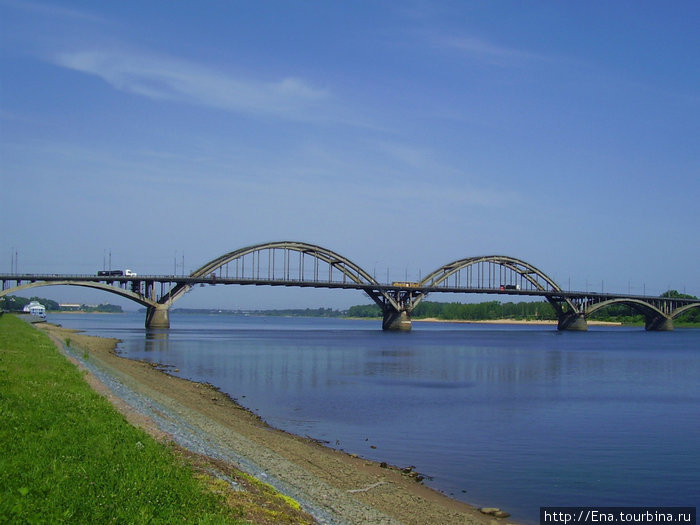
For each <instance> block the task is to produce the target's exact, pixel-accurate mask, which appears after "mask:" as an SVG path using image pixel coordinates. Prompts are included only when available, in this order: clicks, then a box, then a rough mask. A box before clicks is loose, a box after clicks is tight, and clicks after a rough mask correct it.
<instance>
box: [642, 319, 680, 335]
mask: <svg viewBox="0 0 700 525" xmlns="http://www.w3.org/2000/svg"><path fill="white" fill-rule="evenodd" d="M644 328H646V329H647V330H649V331H653V332H670V331H671V330H673V320H672V319H670V318H668V317H652V318H647V320H646V324H645V325H644Z"/></svg>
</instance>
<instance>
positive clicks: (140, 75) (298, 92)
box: [53, 51, 330, 120]
mask: <svg viewBox="0 0 700 525" xmlns="http://www.w3.org/2000/svg"><path fill="white" fill-rule="evenodd" d="M53 61H54V63H56V64H57V65H60V66H62V67H65V68H68V69H72V70H75V71H80V72H82V73H86V74H89V75H95V76H97V77H100V78H101V79H103V80H104V81H106V82H107V83H108V84H110V85H111V86H112V87H114V88H115V89H118V90H120V91H125V92H128V93H134V94H137V95H142V96H145V97H149V98H152V99H155V100H171V101H179V102H184V103H189V104H195V105H200V106H208V107H213V108H218V109H223V110H226V111H234V112H245V113H257V114H268V115H274V116H278V117H283V118H289V119H294V120H312V119H313V118H315V117H314V115H315V116H316V117H317V116H318V114H317V113H312V111H313V110H319V109H320V106H321V105H323V103H324V102H325V101H327V100H328V99H330V94H329V93H328V92H327V91H325V90H323V89H318V88H316V87H313V86H312V85H310V84H309V83H307V82H305V81H304V80H302V79H299V78H294V77H284V78H280V79H277V80H274V81H261V80H252V79H247V78H237V77H236V76H234V75H232V74H228V73H224V72H221V71H217V70H215V69H211V68H207V67H204V66H201V65H199V64H195V63H193V62H188V61H185V60H179V59H174V58H170V57H158V56H149V55H143V54H138V53H129V52H121V51H80V52H64V53H59V54H57V55H55V56H54V57H53Z"/></svg>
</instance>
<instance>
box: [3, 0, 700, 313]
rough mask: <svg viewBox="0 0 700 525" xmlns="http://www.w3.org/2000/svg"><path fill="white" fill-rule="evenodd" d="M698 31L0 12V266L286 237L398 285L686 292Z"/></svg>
mask: <svg viewBox="0 0 700 525" xmlns="http://www.w3.org/2000/svg"><path fill="white" fill-rule="evenodd" d="M699 22H700V3H698V2H697V1H685V0H678V1H674V2H665V1H661V0H659V1H647V0H634V1H622V0H621V1H616V2H610V1H590V2H558V1H538V2H514V1H507V0H505V1H499V2H493V1H481V0H479V1H477V0H464V1H454V2H453V1H434V0H431V1H420V0H416V1H406V2H376V1H352V2H325V1H295V2H281V1H269V2H239V1H228V2H217V1H211V0H200V1H197V2H194V1H192V2H186V1H183V2H166V1H150V2H142V1H138V2H136V1H131V0H122V1H119V2H92V1H52V2H49V1H33V0H29V1H25V0H22V1H20V0H0V198H1V200H0V202H1V203H2V204H1V210H2V217H3V220H2V228H0V272H9V271H11V270H12V269H14V268H15V261H16V263H17V264H16V267H17V269H18V270H19V271H20V272H28V273H42V272H51V273H80V274H92V273H93V272H95V271H97V270H99V269H102V268H103V267H104V265H105V262H106V261H111V265H112V267H113V268H130V269H132V270H134V271H137V272H139V273H141V274H166V273H172V272H173V270H174V269H175V268H177V271H178V273H180V272H181V271H182V269H183V260H184V270H185V271H186V272H187V273H189V272H190V271H192V270H194V269H195V268H198V267H199V266H201V265H203V264H204V263H206V262H207V261H209V260H211V259H213V258H215V257H217V256H219V255H221V254H223V253H226V252H229V251H232V250H235V249H237V248H241V247H244V246H248V245H253V244H258V243H264V242H268V241H281V240H292V241H303V242H307V243H311V244H317V245H321V246H323V247H326V248H328V249H331V250H333V251H335V252H338V253H340V254H342V255H344V256H345V257H347V258H348V259H350V260H351V261H353V262H354V263H356V264H358V265H359V266H361V267H363V268H365V269H367V270H368V271H369V272H370V273H371V272H372V271H374V270H375V269H376V272H377V273H378V274H379V277H385V276H386V274H387V273H388V274H389V278H390V280H403V279H404V278H405V277H407V278H408V279H409V280H418V277H419V275H423V276H425V275H427V274H428V273H430V272H431V271H432V270H434V269H436V268H438V267H440V266H442V265H443V264H446V263H448V262H450V261H454V260H457V259H461V258H464V257H470V256H477V255H489V254H500V255H509V256H512V257H517V258H519V259H522V260H524V261H527V262H528V263H530V264H532V265H534V266H536V267H538V268H540V269H541V270H542V271H544V272H545V273H546V274H548V275H549V276H550V277H552V278H553V279H554V280H555V281H557V282H558V283H559V284H560V285H562V287H564V288H567V287H568V288H570V289H578V290H583V289H586V288H587V289H590V290H592V291H598V290H600V289H604V290H605V291H621V292H628V291H629V292H631V293H642V291H645V292H646V293H649V294H656V293H659V294H660V293H662V292H664V291H666V290H668V289H676V290H679V291H681V292H685V293H691V294H693V295H700V264H698V261H699V260H700V242H699V232H700V211H699V209H698V197H699V196H700V162H699V151H700V147H699V146H700V31H698V30H697V27H698V23H699ZM380 280H384V279H380ZM33 294H36V295H40V296H42V297H48V298H52V299H55V300H59V301H63V302H73V301H80V302H90V301H91V302H112V303H116V304H120V301H121V300H120V299H117V298H116V296H111V295H109V294H105V293H104V292H97V291H89V290H84V289H81V288H78V287H51V288H40V289H34V290H32V291H31V293H30V294H27V295H33ZM435 299H437V300H459V301H464V302H467V301H474V300H489V299H491V297H489V296H487V297H483V296H479V297H473V296H472V297H470V296H464V297H462V296H449V297H445V298H438V297H435ZM368 302H369V299H368V298H367V297H366V296H364V295H363V294H362V292H357V291H347V290H346V291H343V290H299V289H284V290H281V289H277V288H260V287H258V288H252V287H224V286H217V287H207V288H206V289H201V290H200V289H196V290H195V291H194V293H190V294H188V295H187V296H186V297H185V298H184V299H182V300H181V301H180V302H179V303H178V306H182V307H206V308H209V307H211V308H292V307H334V308H344V307H347V306H349V305H352V304H364V303H368ZM125 306H127V307H130V308H131V307H134V308H135V305H134V304H130V306H129V305H128V304H126V305H125Z"/></svg>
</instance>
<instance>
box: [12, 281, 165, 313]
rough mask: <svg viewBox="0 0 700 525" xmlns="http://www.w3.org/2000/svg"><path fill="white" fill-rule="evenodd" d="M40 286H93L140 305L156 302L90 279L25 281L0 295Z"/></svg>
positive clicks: (152, 304) (152, 305)
mask: <svg viewBox="0 0 700 525" xmlns="http://www.w3.org/2000/svg"><path fill="white" fill-rule="evenodd" d="M40 286H82V287H84V288H94V289H97V290H104V291H105V292H109V293H112V294H115V295H119V296H120V297H124V298H126V299H129V300H131V301H134V302H136V303H138V304H140V305H142V306H145V307H147V308H148V307H155V306H156V305H157V304H158V303H156V301H152V300H150V299H147V298H146V297H144V296H142V295H139V294H137V293H134V292H132V291H129V290H125V289H123V288H119V287H117V286H112V285H111V284H106V283H100V282H90V281H70V280H65V281H35V282H31V283H25V284H20V285H19V286H14V287H12V288H7V289H5V290H2V291H0V297H2V296H4V295H9V294H12V293H16V292H19V291H22V290H27V289H30V288H38V287H40Z"/></svg>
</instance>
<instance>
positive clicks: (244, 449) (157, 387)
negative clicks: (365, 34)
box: [39, 323, 509, 525]
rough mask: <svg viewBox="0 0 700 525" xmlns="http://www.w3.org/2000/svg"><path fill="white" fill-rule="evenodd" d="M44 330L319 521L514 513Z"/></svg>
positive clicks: (136, 417) (167, 421)
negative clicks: (459, 496) (487, 507)
mask: <svg viewBox="0 0 700 525" xmlns="http://www.w3.org/2000/svg"><path fill="white" fill-rule="evenodd" d="M39 328H40V329H42V330H44V331H45V332H47V333H48V334H49V335H50V336H52V338H53V340H54V341H55V342H56V344H57V346H59V348H61V347H63V345H64V343H65V341H66V340H67V339H69V340H70V348H71V349H72V350H73V353H74V356H73V359H74V360H75V361H77V362H78V363H77V364H78V365H79V366H83V364H84V363H85V362H86V361H87V362H89V365H90V366H91V367H93V370H95V371H99V373H94V372H88V373H87V374H86V379H87V380H88V382H89V383H90V384H91V386H92V387H93V388H95V389H96V390H97V391H99V392H100V393H102V394H103V395H105V396H106V397H107V398H108V399H109V400H110V401H111V402H112V403H113V404H114V406H115V407H117V409H118V410H120V411H121V412H122V413H123V414H124V415H125V417H126V418H127V419H128V420H129V421H130V422H131V423H132V424H135V425H138V426H140V427H142V428H144V429H145V430H146V431H148V432H149V433H150V434H151V435H153V436H154V437H156V438H157V439H160V440H171V439H174V437H175V436H176V435H177V436H179V435H180V433H181V432H187V433H188V435H197V436H199V437H200V441H199V443H206V444H207V445H206V447H205V449H206V450H209V451H210V452H209V453H210V454H211V455H213V456H216V457H215V459H216V461H227V462H229V463H230V464H231V465H232V466H234V467H237V468H239V469H241V470H243V471H246V472H249V473H250V474H253V475H254V476H256V477H258V478H259V479H261V480H263V481H265V482H268V483H271V484H272V485H273V486H275V487H276V488H278V489H280V490H282V492H284V493H286V494H287V495H288V496H290V497H292V498H294V499H297V500H298V501H300V503H302V506H303V507H304V508H305V510H307V511H308V512H310V513H311V514H312V515H313V516H314V517H315V518H316V519H317V521H318V522H319V523H347V524H355V523H357V524H359V523H365V524H366V523H372V524H375V523H386V524H398V523H405V524H416V525H419V524H420V525H423V524H426V523H430V524H460V523H493V522H499V523H505V522H507V521H509V520H503V519H499V520H496V518H494V516H492V515H486V514H483V513H482V512H480V511H479V510H478V509H475V508H474V507H471V506H469V505H467V504H464V503H462V502H459V501H456V500H453V499H451V498H449V497H447V496H445V495H443V494H441V493H439V492H437V491H435V490H432V489H430V488H429V487H426V486H425V485H423V484H422V483H421V482H420V481H417V476H418V473H416V472H414V471H412V470H411V469H409V468H408V467H410V466H409V465H398V466H391V465H386V464H385V463H382V464H380V463H375V462H372V461H369V460H365V459H362V458H359V457H355V456H352V455H349V454H347V453H344V452H341V451H336V450H333V449H330V448H328V447H324V446H323V445H321V444H319V443H317V442H315V441H313V440H311V439H309V438H305V437H300V436H295V435H292V434H289V433H286V432H283V431H280V430H277V429H274V428H271V427H270V426H269V425H267V424H265V422H264V421H262V420H261V419H260V418H259V417H258V416H256V415H254V414H252V413H251V412H249V411H248V410H246V409H244V408H243V407H241V406H240V405H238V404H236V403H235V402H234V401H233V400H231V399H230V398H229V397H228V396H226V395H225V394H223V393H221V392H220V391H218V390H217V389H215V388H213V387H212V386H210V385H205V384H199V383H194V382H190V381H187V380H183V379H180V378H176V377H173V376H171V375H168V374H167V373H165V372H163V371H162V370H160V369H159V367H157V366H153V365H152V364H149V363H144V362H139V361H133V360H129V359H125V358H122V357H119V356H118V355H117V354H116V353H115V348H116V345H117V343H118V341H117V340H114V339H104V338H98V337H91V336H87V335H84V334H81V333H79V332H76V331H73V330H67V329H64V328H61V327H57V326H55V325H52V324H49V323H42V324H41V325H40V326H39ZM76 349H78V350H77V351H76ZM81 361H82V362H83V363H81ZM100 377H102V379H100ZM105 377H108V378H110V381H116V383H117V384H119V385H123V389H124V390H128V391H130V392H134V393H136V394H138V395H139V396H140V399H145V400H147V401H146V403H145V404H146V405H148V406H149V407H150V412H149V411H148V410H144V409H142V408H139V405H138V404H136V403H133V402H130V399H131V398H132V397H133V396H131V395H122V394H121V393H120V392H121V391H122V389H121V388H115V387H114V386H113V385H112V386H109V387H108V386H107V385H106V384H105V383H110V381H105V380H104V378H105ZM110 385H111V383H110ZM141 404H143V403H141ZM135 405H136V406H135ZM154 407H156V409H154ZM153 414H156V416H157V417H154V415H153ZM185 446H186V445H185ZM198 447H199V448H200V449H201V445H196V444H195V445H193V448H195V449H196V448H198ZM206 450H205V454H206V453H207V452H206ZM194 451H195V452H198V453H202V451H201V450H194ZM504 510H507V509H504Z"/></svg>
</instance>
